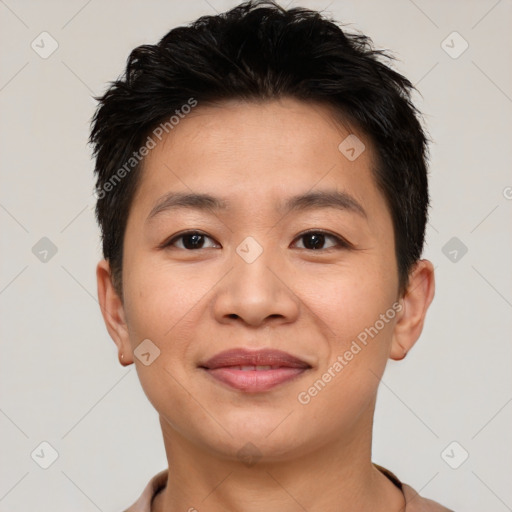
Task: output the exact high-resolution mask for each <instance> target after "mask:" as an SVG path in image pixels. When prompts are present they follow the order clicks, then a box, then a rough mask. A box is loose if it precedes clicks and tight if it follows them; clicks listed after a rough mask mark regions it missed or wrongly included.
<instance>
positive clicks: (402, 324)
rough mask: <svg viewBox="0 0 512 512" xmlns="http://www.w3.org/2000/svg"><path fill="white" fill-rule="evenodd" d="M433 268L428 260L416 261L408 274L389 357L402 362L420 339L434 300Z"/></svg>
mask: <svg viewBox="0 0 512 512" xmlns="http://www.w3.org/2000/svg"><path fill="white" fill-rule="evenodd" d="M434 292H435V280H434V267H433V265H432V263H431V262H430V261H428V260H418V261H417V262H416V264H415V266H414V267H413V269H412V271H411V273H410V274H409V284H408V286H407V290H406V291H405V293H404V295H403V297H402V299H401V303H402V310H401V312H400V316H399V317H398V320H397V322H396V324H395V329H394V332H393V340H392V343H391V351H390V355H389V357H390V358H391V359H394V360H395V361H400V360H402V359H403V358H404V357H405V356H406V355H407V353H408V352H409V351H410V350H411V348H412V347H413V346H414V344H415V343H416V340H417V339H418V338H419V337H420V334H421V331H422V330H423V324H424V322H425V317H426V314H427V310H428V307H429V306H430V303H431V302H432V299H433V298H434Z"/></svg>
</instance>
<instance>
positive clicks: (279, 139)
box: [137, 98, 374, 202]
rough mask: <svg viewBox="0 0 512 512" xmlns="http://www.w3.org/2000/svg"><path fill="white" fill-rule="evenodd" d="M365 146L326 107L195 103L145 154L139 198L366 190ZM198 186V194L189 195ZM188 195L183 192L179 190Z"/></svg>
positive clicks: (369, 180) (284, 102)
mask: <svg viewBox="0 0 512 512" xmlns="http://www.w3.org/2000/svg"><path fill="white" fill-rule="evenodd" d="M372 165H373V151H372V148H371V144H370V141H368V140H367V139H366V138H365V137H363V136H362V135H360V134H359V133H356V132H355V131H354V130H353V129H352V127H350V126H349V125H348V124H346V123H342V122H340V121H339V119H337V118H336V119H335V117H334V115H333V111H332V109H331V108H330V107H328V106H326V105H323V104H318V103H306V102H302V101H298V100H294V99H290V98H284V99H280V100H272V101H265V102H244V101H237V100H229V101H224V102H222V103H218V104H215V105H201V104H200V103H199V104H198V106H196V107H195V109H194V110H193V111H192V112H191V113H190V114H188V115H186V116H183V118H182V119H181V120H180V121H179V123H178V124H176V125H174V126H173V128H172V129H171V130H168V133H167V134H166V135H164V137H163V139H162V140H161V142H158V143H157V145H156V147H155V148H154V149H152V150H151V151H150V153H149V154H148V155H147V156H146V158H145V161H144V165H143V169H142V177H141V178H142V179H141V182H140V185H139V188H138V191H137V196H138V197H139V199H141V200H147V199H148V198H151V199H152V200H153V202H154V200H155V198H156V197H157V196H158V197H160V196H161V195H162V193H163V192H165V190H166V189H179V190H183V191H188V192H190V191H198V192H210V193H214V192H215V193H216V195H220V196H224V197H225V196H226V195H231V196H236V195H237V194H241V193H242V192H244V191H245V192H247V191H249V192H250V194H251V196H252V197H253V198H254V199H255V198H256V197H259V196H260V195H261V196H265V197H268V195H269V193H270V194H273V193H274V192H275V193H276V194H278V195H282V194H285V193H286V192H287V191H289V192H290V193H296V194H297V193H301V192H302V193H303V192H305V191H306V190H308V189H313V188H314V187H315V186H317V185H318V186H320V187H325V186H330V187H334V188H340V187H341V188H343V189H346V188H347V187H348V188H352V189H354V190H352V193H353V195H356V196H357V195H358V193H359V192H360V191H359V192H358V191H357V190H356V189H357V188H358V187H357V186H356V187H355V185H357V183H359V188H361V189H368V188H369V187H370V188H374V187H373V173H372V172H371V168H372ZM198 187H200V188H201V190H196V189H197V188H198ZM187 189H188V190H187Z"/></svg>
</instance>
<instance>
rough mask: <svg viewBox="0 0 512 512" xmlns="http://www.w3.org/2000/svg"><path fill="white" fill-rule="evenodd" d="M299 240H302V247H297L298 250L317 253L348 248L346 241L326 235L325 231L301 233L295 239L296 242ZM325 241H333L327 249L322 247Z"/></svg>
mask: <svg viewBox="0 0 512 512" xmlns="http://www.w3.org/2000/svg"><path fill="white" fill-rule="evenodd" d="M300 239H303V240H304V242H303V247H299V249H308V250H312V251H318V250H327V249H332V248H334V247H341V248H349V247H350V244H349V243H348V242H347V241H346V240H344V239H343V238H341V237H339V236H336V235H333V234H331V233H328V232H326V231H308V232H306V233H302V234H301V235H300V236H298V237H297V240H300ZM327 240H331V241H334V243H333V244H331V245H330V246H328V247H324V245H325V243H326V241H327Z"/></svg>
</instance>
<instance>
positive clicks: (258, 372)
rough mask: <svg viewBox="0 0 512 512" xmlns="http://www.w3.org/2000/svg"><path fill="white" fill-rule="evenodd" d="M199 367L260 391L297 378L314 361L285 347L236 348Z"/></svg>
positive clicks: (219, 378) (234, 384) (236, 385)
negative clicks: (286, 349)
mask: <svg viewBox="0 0 512 512" xmlns="http://www.w3.org/2000/svg"><path fill="white" fill-rule="evenodd" d="M199 368H201V369H202V370H204V371H205V372H206V373H207V374H208V375H209V376H210V377H212V378H214V379H215V380H217V381H218V382H222V383H223V384H225V385H228V386H229V387H230V388H234V389H237V390H240V391H244V392H247V393H257V392H263V391H267V390H269V389H271V388H274V387H275V386H278V385H280V384H284V383H285V382H289V381H290V380H292V379H295V378H297V377H298V376H300V375H302V374H304V373H305V372H306V371H308V370H309V369H311V365H310V364H308V363H307V362H305V361H303V360H301V359H299V358H298V357H295V356H293V355H291V354H289V353H287V352H283V351H281V350H272V349H264V350H258V351H249V350H247V349H232V350H228V351H225V352H221V353H220V354H217V355H216V356H214V357H212V358H210V359H209V360H208V361H206V362H204V363H201V364H200V365H199Z"/></svg>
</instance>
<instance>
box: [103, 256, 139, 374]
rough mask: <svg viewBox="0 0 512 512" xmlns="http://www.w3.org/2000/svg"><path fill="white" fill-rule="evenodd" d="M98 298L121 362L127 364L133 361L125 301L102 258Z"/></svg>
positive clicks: (106, 262)
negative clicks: (119, 294) (117, 290)
mask: <svg viewBox="0 0 512 512" xmlns="http://www.w3.org/2000/svg"><path fill="white" fill-rule="evenodd" d="M96 280H97V285H98V300H99V303H100V309H101V314H102V316H103V320H104V322H105V325H106V327H107V331H108V333H109V334H110V337H111V338H112V340H113V341H114V343H115V344H116V346H117V350H118V357H119V362H120V364H122V365H123V366H127V365H129V364H131V363H132V362H133V358H132V351H131V345H130V339H129V336H128V326H127V324H126V318H125V312H124V306H123V303H122V301H121V299H120V297H119V296H118V294H117V292H116V290H115V288H114V285H113V284H112V278H111V271H110V264H109V262H108V260H105V259H103V260H101V261H100V262H99V263H98V265H97V267H96Z"/></svg>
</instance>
